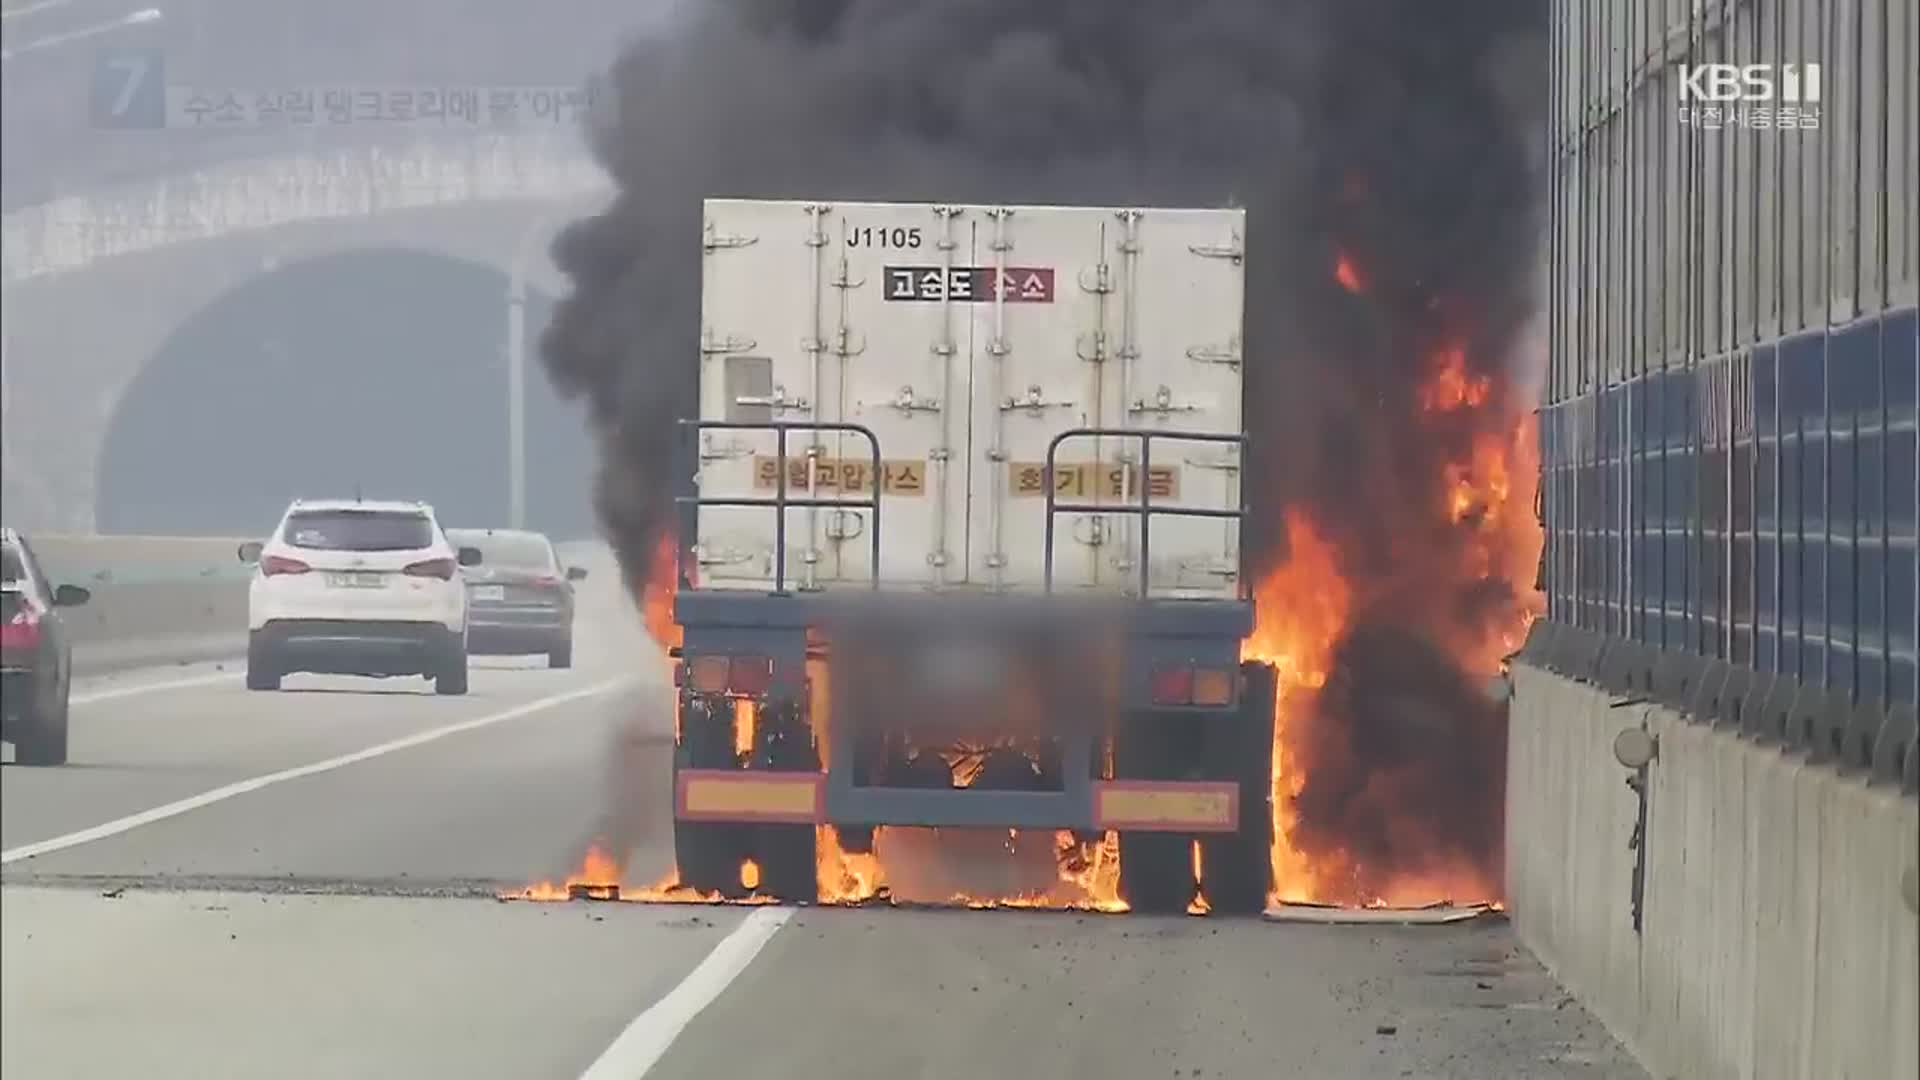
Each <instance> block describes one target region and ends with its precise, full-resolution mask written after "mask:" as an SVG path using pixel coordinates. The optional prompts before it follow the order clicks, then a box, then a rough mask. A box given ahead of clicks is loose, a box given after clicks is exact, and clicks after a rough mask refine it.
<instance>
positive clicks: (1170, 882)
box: [1120, 832, 1195, 915]
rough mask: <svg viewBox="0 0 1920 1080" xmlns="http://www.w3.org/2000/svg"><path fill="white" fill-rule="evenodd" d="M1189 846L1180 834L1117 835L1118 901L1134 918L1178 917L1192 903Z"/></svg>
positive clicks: (1191, 849)
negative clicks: (1147, 916)
mask: <svg viewBox="0 0 1920 1080" xmlns="http://www.w3.org/2000/svg"><path fill="white" fill-rule="evenodd" d="M1194 884H1195V883H1194V880H1193V842H1192V840H1191V839H1189V838H1188V837H1187V835H1186V834H1184V833H1160V832H1123V833H1121V834H1120V897H1121V899H1123V900H1125V901H1126V902H1127V907H1128V909H1129V910H1131V911H1133V912H1134V913H1135V914H1138V915H1178V914H1182V913H1184V912H1185V911H1186V910H1187V905H1188V904H1190V903H1192V902H1193V892H1194Z"/></svg>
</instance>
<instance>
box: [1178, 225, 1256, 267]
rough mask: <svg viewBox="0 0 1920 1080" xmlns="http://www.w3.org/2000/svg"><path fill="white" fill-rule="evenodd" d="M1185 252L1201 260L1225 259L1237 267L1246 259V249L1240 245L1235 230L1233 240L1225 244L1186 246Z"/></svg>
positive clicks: (1237, 232) (1238, 234)
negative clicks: (1189, 252) (1191, 253)
mask: <svg viewBox="0 0 1920 1080" xmlns="http://www.w3.org/2000/svg"><path fill="white" fill-rule="evenodd" d="M1187 250H1188V251H1191V252H1193V253H1194V254H1195V255H1198V256H1200V257H1201V258H1203V259H1225V260H1227V261H1228V262H1230V263H1233V264H1234V265H1236V266H1238V265H1239V264H1240V262H1241V260H1242V259H1244V258H1246V254H1247V252H1246V249H1245V248H1244V247H1242V246H1241V244H1240V233H1239V231H1238V230H1235V232H1234V234H1233V239H1232V240H1231V241H1229V242H1227V243H1225V244H1188V245H1187Z"/></svg>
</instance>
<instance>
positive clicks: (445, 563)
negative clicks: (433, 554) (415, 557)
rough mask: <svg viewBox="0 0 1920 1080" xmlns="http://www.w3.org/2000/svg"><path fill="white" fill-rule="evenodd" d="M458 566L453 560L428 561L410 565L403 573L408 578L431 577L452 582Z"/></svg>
mask: <svg viewBox="0 0 1920 1080" xmlns="http://www.w3.org/2000/svg"><path fill="white" fill-rule="evenodd" d="M458 565H459V564H458V563H456V562H455V561H454V560H452V559H428V560H426V561H425V562H417V563H408V564H407V568H406V569H405V570H403V571H401V572H402V573H404V574H406V575H407V576H408V577H431V578H439V579H440V580H441V581H452V580H453V571H454V567H456V566H458Z"/></svg>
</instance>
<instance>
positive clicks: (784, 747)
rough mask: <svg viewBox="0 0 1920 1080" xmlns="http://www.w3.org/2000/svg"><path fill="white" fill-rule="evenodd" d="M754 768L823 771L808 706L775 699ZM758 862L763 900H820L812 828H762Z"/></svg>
mask: <svg viewBox="0 0 1920 1080" xmlns="http://www.w3.org/2000/svg"><path fill="white" fill-rule="evenodd" d="M747 764H748V766H749V767H750V768H753V769H756V770H760V771H764V772H818V771H819V769H820V752H819V750H818V749H817V748H816V747H815V745H814V741H813V723H812V718H811V717H810V716H809V715H808V710H807V707H806V704H805V702H804V701H796V700H789V699H776V700H772V701H766V702H763V703H762V704H761V707H760V726H759V729H758V731H757V732H756V738H755V740H754V750H753V756H752V757H751V758H750V759H749V760H748V762H747ZM755 833H756V835H755V844H754V861H755V862H757V863H759V864H760V885H759V889H758V892H759V893H760V894H761V895H762V896H771V897H774V898H775V899H779V900H785V901H788V902H790V903H802V904H811V903H813V902H814V901H815V900H818V899H819V898H820V888H819V884H818V876H817V874H816V872H815V870H814V855H815V851H816V849H817V847H818V834H817V833H816V832H815V830H814V827H813V826H812V825H797V824H795V825H786V824H781V825H761V826H759V827H758V828H757V829H756V830H755Z"/></svg>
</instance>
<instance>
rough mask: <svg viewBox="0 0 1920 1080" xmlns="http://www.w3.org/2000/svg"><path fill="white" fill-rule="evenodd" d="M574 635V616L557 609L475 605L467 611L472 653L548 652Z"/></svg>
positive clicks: (546, 605) (543, 605)
mask: <svg viewBox="0 0 1920 1080" xmlns="http://www.w3.org/2000/svg"><path fill="white" fill-rule="evenodd" d="M572 631H573V613H572V612H570V611H568V610H567V609H565V608H564V607H561V606H558V605H550V604H515V605H502V604H479V603H476V604H474V605H472V606H471V607H470V608H468V609H467V649H468V651H469V652H475V653H532V652H546V651H547V650H548V649H550V648H552V647H553V646H554V645H556V644H559V643H561V642H563V641H565V640H566V639H567V637H568V636H569V635H570V634H571V633H572Z"/></svg>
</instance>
